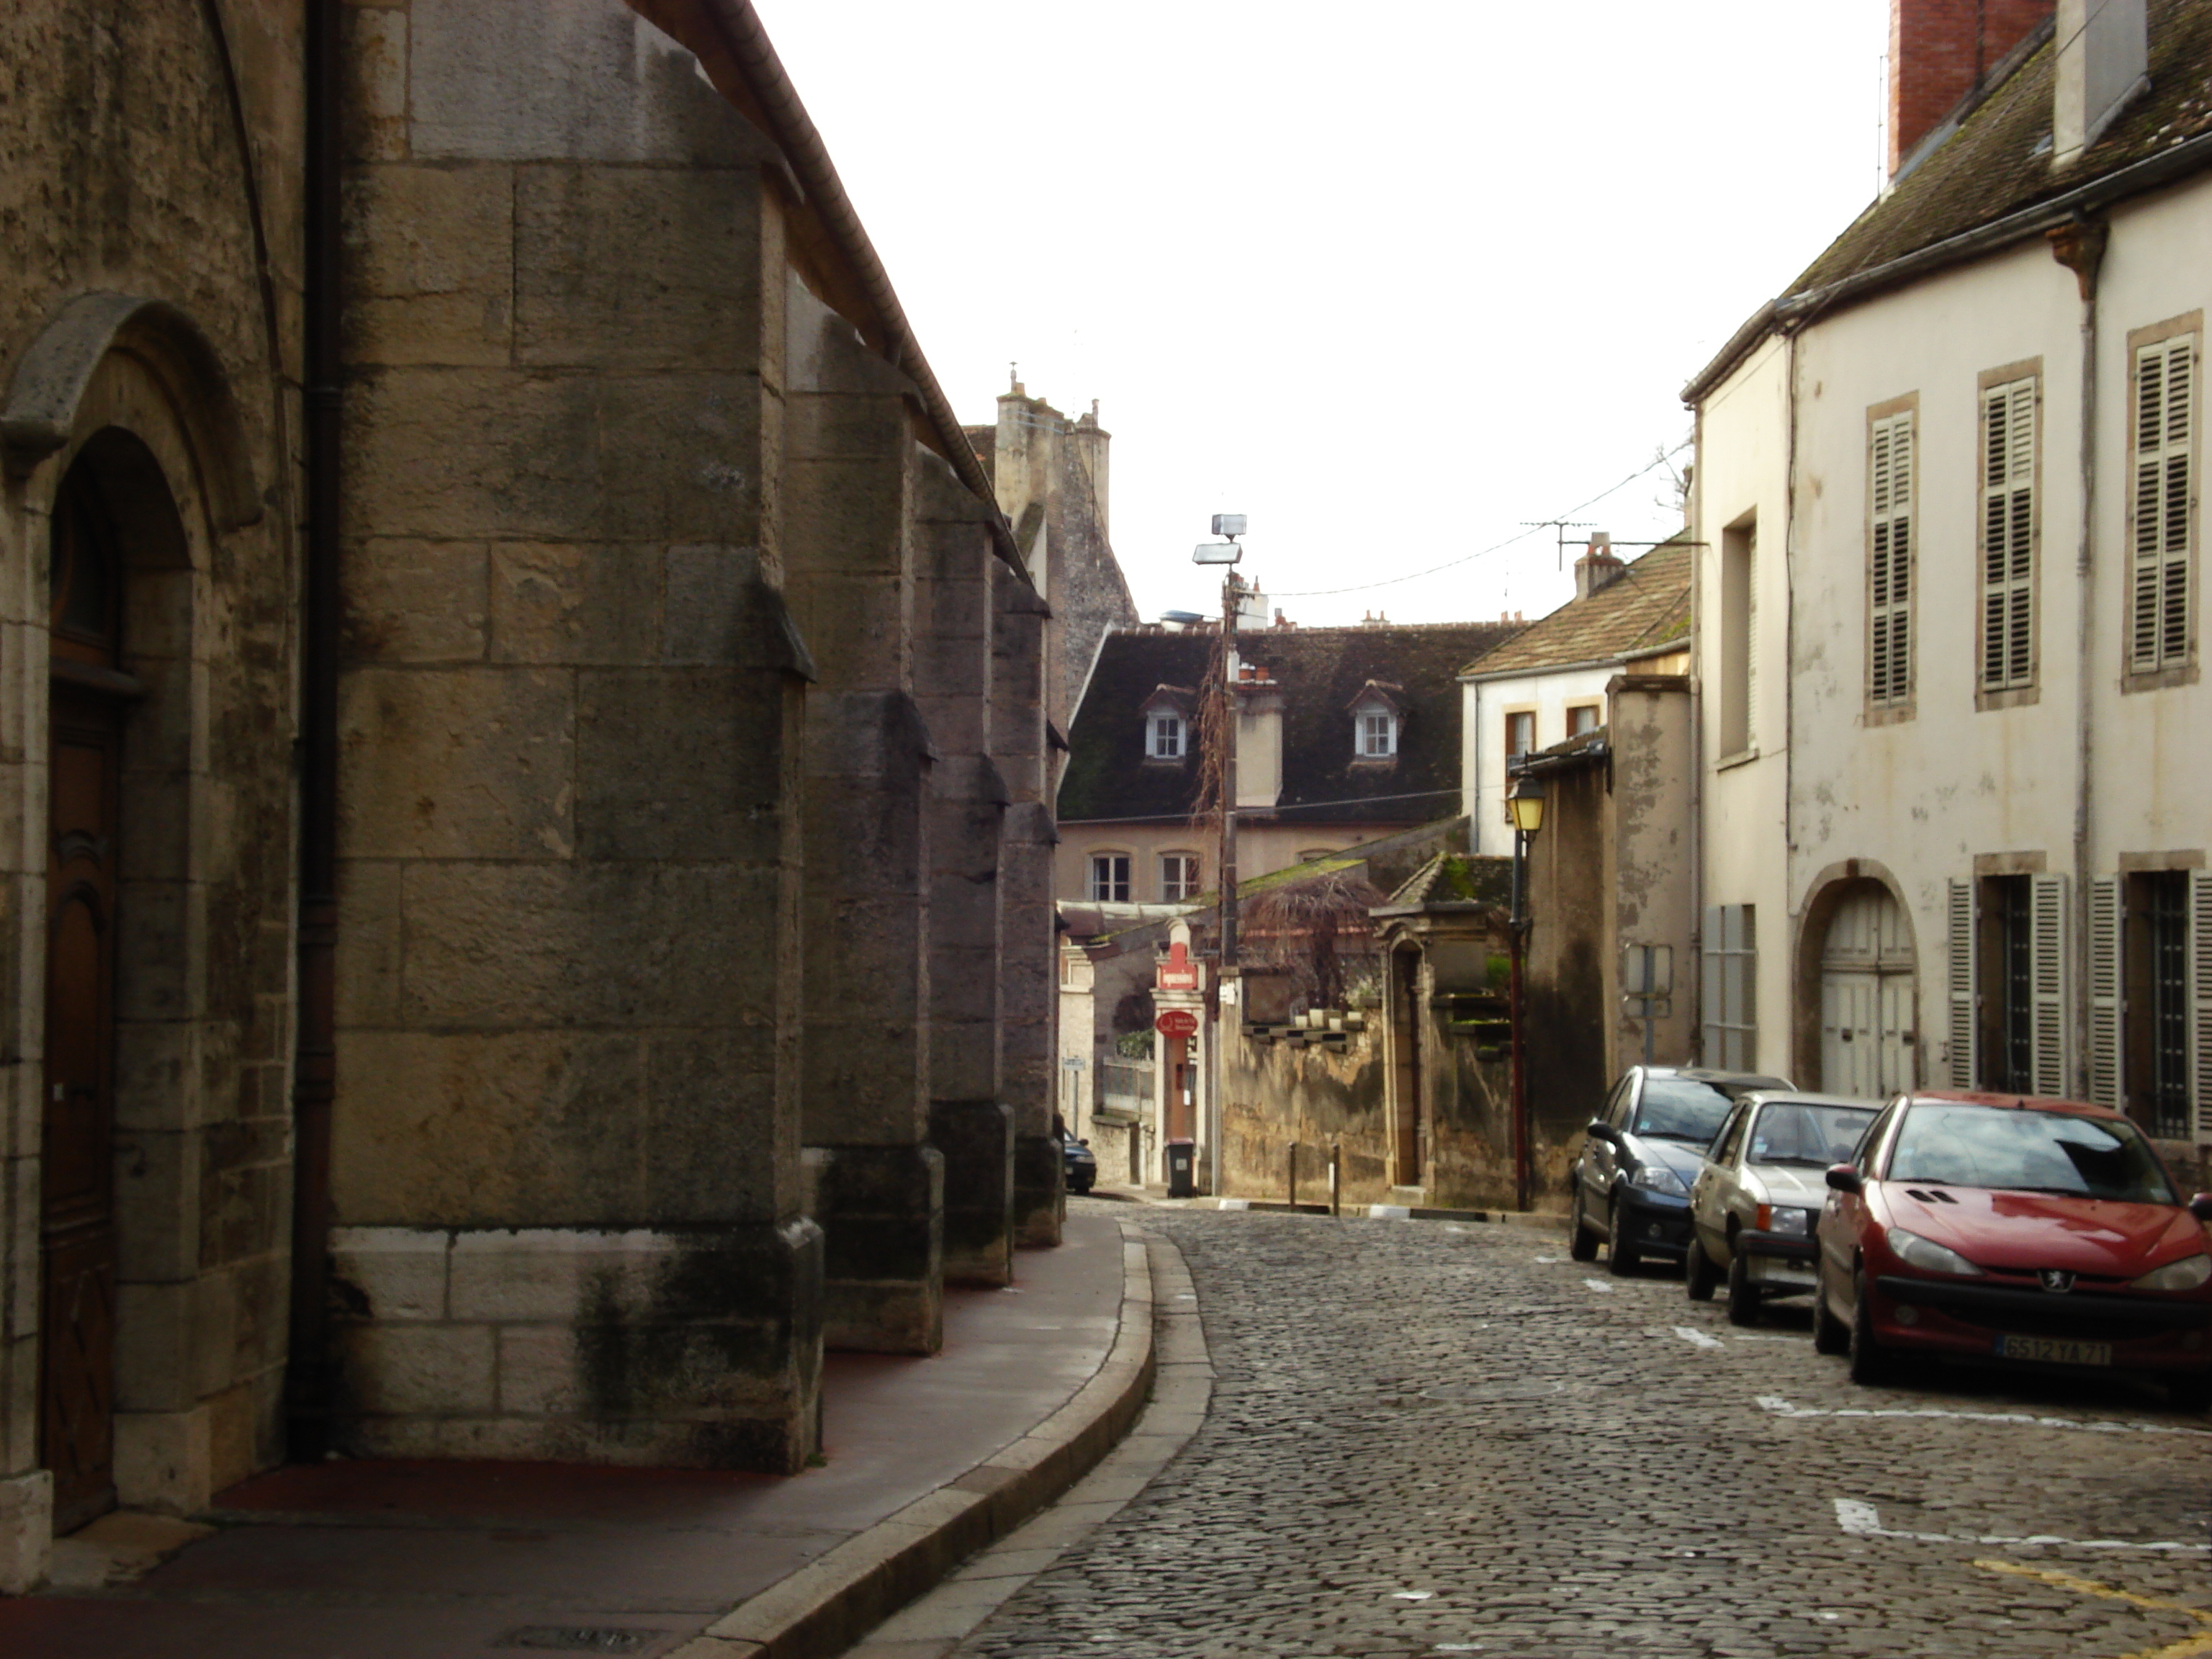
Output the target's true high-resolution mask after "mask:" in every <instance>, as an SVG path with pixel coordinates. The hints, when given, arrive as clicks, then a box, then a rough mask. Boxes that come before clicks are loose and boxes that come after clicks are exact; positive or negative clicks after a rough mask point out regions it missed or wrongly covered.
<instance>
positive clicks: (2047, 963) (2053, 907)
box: [2027, 876, 2071, 1095]
mask: <svg viewBox="0 0 2212 1659" xmlns="http://www.w3.org/2000/svg"><path fill="white" fill-rule="evenodd" d="M2027 880H2028V913H2029V915H2030V917H2031V918H2032V922H2031V926H2032V928H2033V932H2032V934H2031V938H2032V940H2033V945H2032V949H2033V952H2034V955H2033V959H2032V960H2033V968H2032V972H2033V999H2034V1000H2033V1014H2032V1016H2031V1018H2032V1020H2033V1026H2032V1029H2033V1032H2034V1038H2033V1041H2034V1048H2035V1059H2034V1068H2035V1070H2034V1075H2035V1092H2036V1093H2038V1094H2039V1095H2064V1094H2068V1093H2070V1092H2071V1091H2069V1089H2068V1088H2067V1086H2066V980H2067V974H2066V878H2065V877H2063V876H2030V877H2029V878H2027Z"/></svg>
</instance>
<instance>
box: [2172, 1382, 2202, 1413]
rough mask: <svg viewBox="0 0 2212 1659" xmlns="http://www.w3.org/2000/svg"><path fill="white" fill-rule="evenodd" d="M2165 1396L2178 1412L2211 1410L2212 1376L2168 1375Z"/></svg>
mask: <svg viewBox="0 0 2212 1659" xmlns="http://www.w3.org/2000/svg"><path fill="white" fill-rule="evenodd" d="M2166 1399H2167V1400H2169V1401H2172V1405H2173V1409H2174V1410H2176V1411H2178V1412H2203V1411H2212V1376H2203V1375H2199V1376H2175V1377H2169V1378H2168V1379H2167V1380H2166Z"/></svg>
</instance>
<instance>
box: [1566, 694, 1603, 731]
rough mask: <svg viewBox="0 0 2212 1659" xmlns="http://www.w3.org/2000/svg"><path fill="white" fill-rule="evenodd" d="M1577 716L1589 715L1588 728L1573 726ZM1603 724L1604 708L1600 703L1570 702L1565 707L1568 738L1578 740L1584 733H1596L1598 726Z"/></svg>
mask: <svg viewBox="0 0 2212 1659" xmlns="http://www.w3.org/2000/svg"><path fill="white" fill-rule="evenodd" d="M1577 714H1587V715H1589V725H1588V726H1577V725H1576V724H1575V716H1576V715H1577ZM1604 724H1605V706H1604V705H1603V704H1602V703H1595V702H1571V703H1569V704H1568V705H1567V735H1568V736H1569V737H1571V738H1578V737H1580V736H1582V735H1583V732H1595V731H1596V730H1597V729H1598V727H1599V726H1603V725H1604Z"/></svg>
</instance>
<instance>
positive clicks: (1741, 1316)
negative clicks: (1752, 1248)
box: [1728, 1249, 1759, 1325]
mask: <svg viewBox="0 0 2212 1659" xmlns="http://www.w3.org/2000/svg"><path fill="white" fill-rule="evenodd" d="M1728 1316H1729V1324H1731V1325H1756V1324H1757V1323H1759V1286H1758V1285H1754V1284H1753V1283H1752V1282H1751V1268H1750V1267H1749V1265H1748V1260H1747V1257H1746V1256H1745V1255H1744V1253H1743V1252H1742V1251H1741V1250H1740V1249H1739V1250H1732V1251H1730V1252H1729V1291H1728Z"/></svg>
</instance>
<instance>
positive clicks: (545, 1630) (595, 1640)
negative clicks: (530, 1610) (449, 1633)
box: [493, 1625, 668, 1653]
mask: <svg viewBox="0 0 2212 1659" xmlns="http://www.w3.org/2000/svg"><path fill="white" fill-rule="evenodd" d="M667 1634H668V1632H666V1631H665V1630H638V1629H635V1627H633V1628H629V1629H623V1628H620V1627H617V1626H612V1625H524V1626H521V1627H520V1629H517V1630H511V1631H509V1632H507V1634H506V1635H504V1636H502V1637H501V1638H499V1640H498V1641H497V1642H495V1643H494V1644H493V1645H494V1646H495V1647H502V1648H539V1649H545V1650H551V1651H553V1652H556V1653H642V1652H644V1651H645V1650H646V1649H647V1648H648V1647H650V1646H651V1645H652V1644H653V1638H656V1637H661V1636H665V1635H667Z"/></svg>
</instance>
